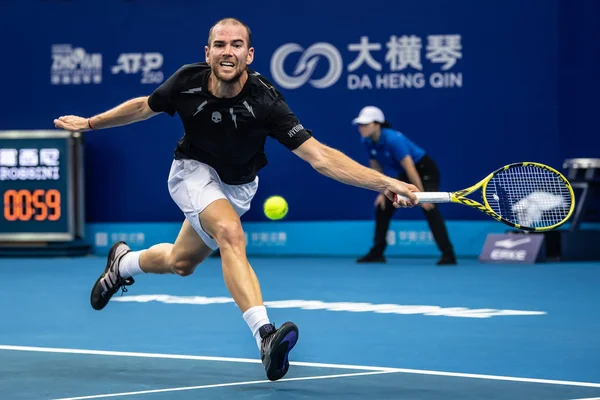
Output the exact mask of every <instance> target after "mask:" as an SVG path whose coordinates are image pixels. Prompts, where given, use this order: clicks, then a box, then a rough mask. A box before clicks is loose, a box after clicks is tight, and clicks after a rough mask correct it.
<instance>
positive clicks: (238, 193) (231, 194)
mask: <svg viewBox="0 0 600 400" xmlns="http://www.w3.org/2000/svg"><path fill="white" fill-rule="evenodd" d="M257 189H258V176H257V177H256V178H255V179H254V181H253V182H250V183H245V184H242V185H228V184H226V183H223V182H222V181H221V178H219V175H218V174H217V171H215V169H214V168H212V167H210V166H209V165H207V164H204V163H201V162H199V161H196V160H173V163H172V164H171V172H170V173H169V193H171V198H173V201H175V203H176V204H177V205H178V206H179V208H180V209H181V211H183V213H184V214H185V217H186V218H187V219H188V221H190V223H191V224H192V226H193V227H194V230H196V232H198V235H199V236H200V238H201V239H202V240H203V241H204V243H206V245H207V246H208V247H210V248H211V249H213V250H216V249H217V248H218V247H219V245H218V244H217V242H216V241H215V240H214V239H213V238H212V236H210V235H209V234H208V233H206V232H205V231H204V229H202V226H201V225H200V218H199V217H198V215H199V214H200V213H201V212H202V211H204V209H205V208H206V207H208V205H209V204H211V203H212V202H213V201H215V200H218V199H227V200H229V202H230V203H231V205H232V206H233V208H234V210H235V211H236V212H237V214H238V215H239V216H240V217H241V216H242V215H244V213H246V212H247V211H248V210H249V209H250V203H251V202H252V199H253V198H254V195H255V194H256V190H257Z"/></svg>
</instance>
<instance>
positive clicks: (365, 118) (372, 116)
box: [352, 106, 385, 125]
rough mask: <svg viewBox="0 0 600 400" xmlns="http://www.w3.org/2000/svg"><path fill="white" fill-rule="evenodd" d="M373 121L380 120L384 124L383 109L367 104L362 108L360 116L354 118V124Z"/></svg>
mask: <svg viewBox="0 0 600 400" xmlns="http://www.w3.org/2000/svg"><path fill="white" fill-rule="evenodd" d="M371 122H379V123H380V124H383V123H384V122H385V117H384V115H383V111H381V110H380V109H379V108H377V107H374V106H366V107H365V108H363V109H362V110H360V113H359V114H358V117H356V118H354V119H353V120H352V123H353V124H354V125H357V124H360V125H363V124H370V123H371Z"/></svg>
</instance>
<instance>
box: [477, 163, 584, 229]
mask: <svg viewBox="0 0 600 400" xmlns="http://www.w3.org/2000/svg"><path fill="white" fill-rule="evenodd" d="M485 197H486V200H487V202H488V204H489V205H490V208H491V209H492V210H493V211H494V212H495V213H497V214H498V215H500V216H501V217H502V218H504V219H506V220H508V221H510V222H513V223H515V224H519V225H521V226H524V227H530V228H542V227H548V226H552V225H555V224H558V223H560V222H561V221H563V220H564V219H565V218H566V217H567V216H568V214H569V210H570V208H571V202H572V201H573V200H572V198H571V192H570V190H569V188H568V186H567V184H565V182H564V181H563V180H562V179H561V178H560V177H559V176H557V175H556V174H555V173H553V172H551V171H549V170H547V169H544V168H541V167H538V166H533V165H527V166H515V167H511V168H508V169H506V170H502V171H500V172H498V173H497V174H495V175H494V176H493V177H492V179H491V180H490V181H489V182H488V184H487V186H486V192H485Z"/></svg>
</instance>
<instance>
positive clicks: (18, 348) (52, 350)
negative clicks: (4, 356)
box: [0, 345, 600, 388]
mask: <svg viewBox="0 0 600 400" xmlns="http://www.w3.org/2000/svg"><path fill="white" fill-rule="evenodd" d="M0 350H15V351H34V352H42V353H66V354H87V355H104V356H117V357H145V358H168V359H177V360H199V361H225V362H241V363H255V364H260V363H261V361H260V360H257V359H251V358H228V357H207V356H191V355H179V354H156V353H132V352H122V351H104V350H81V349H61V348H52V347H30V346H11V345H0ZM290 364H291V365H297V366H301V367H313V368H332V369H334V368H337V369H352V370H363V371H378V372H399V373H405V374H418V375H433V376H450V377H456V378H471V379H487V380H495V381H510V382H526V383H540V384H545V385H564V386H579V387H594V388H600V383H593V382H577V381H562V380H552V379H538V378H519V377H514V376H502V375H482V374H467V373H462V372H445V371H431V370H422V369H407V368H388V367H373V366H361V365H346V364H321V363H310V362H298V361H290Z"/></svg>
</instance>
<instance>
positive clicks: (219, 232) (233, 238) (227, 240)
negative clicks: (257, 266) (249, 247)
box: [213, 219, 245, 247]
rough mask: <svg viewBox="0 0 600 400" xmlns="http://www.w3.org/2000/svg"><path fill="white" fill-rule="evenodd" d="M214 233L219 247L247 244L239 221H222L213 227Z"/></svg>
mask: <svg viewBox="0 0 600 400" xmlns="http://www.w3.org/2000/svg"><path fill="white" fill-rule="evenodd" d="M213 232H214V236H215V240H216V241H217V243H218V244H219V247H223V246H233V247H235V246H243V245H244V244H245V237H244V230H243V229H242V224H241V222H240V221H239V220H234V219H233V220H232V219H229V220H220V221H218V222H216V223H215V226H213Z"/></svg>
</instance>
